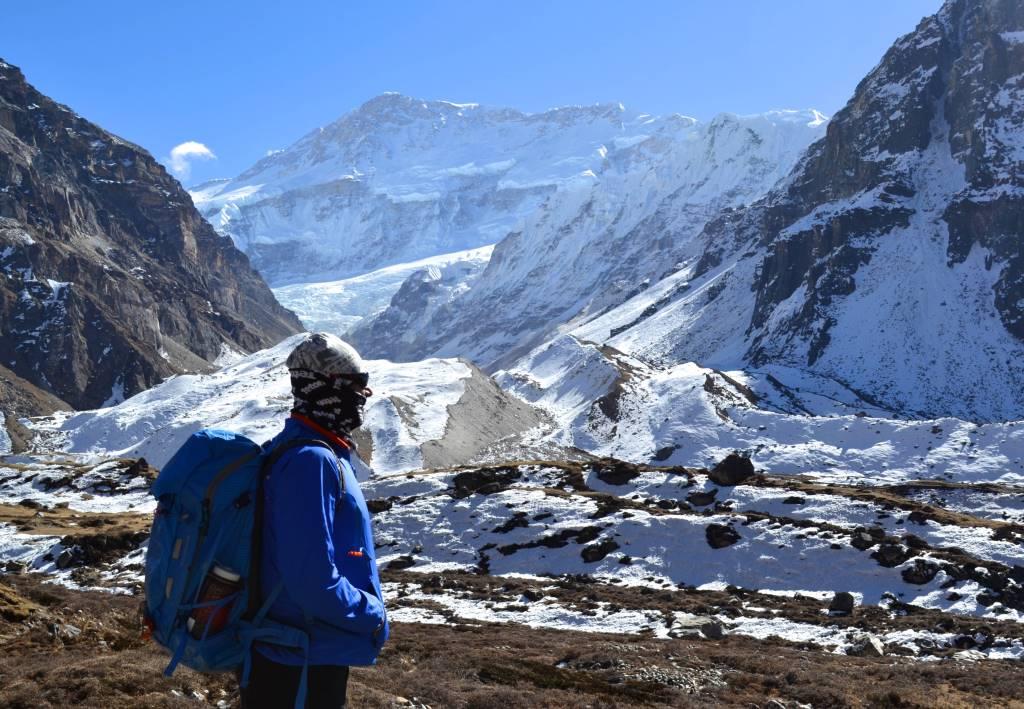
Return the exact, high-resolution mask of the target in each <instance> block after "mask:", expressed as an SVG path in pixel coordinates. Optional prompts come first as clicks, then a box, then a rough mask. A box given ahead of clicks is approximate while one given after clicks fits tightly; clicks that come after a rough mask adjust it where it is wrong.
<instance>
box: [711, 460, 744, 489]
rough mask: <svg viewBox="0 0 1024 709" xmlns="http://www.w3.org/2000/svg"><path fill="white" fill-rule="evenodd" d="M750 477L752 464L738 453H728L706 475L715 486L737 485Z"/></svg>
mask: <svg viewBox="0 0 1024 709" xmlns="http://www.w3.org/2000/svg"><path fill="white" fill-rule="evenodd" d="M752 477H754V464H753V463H751V462H750V458H748V457H746V456H743V455H740V454H739V453H730V454H729V455H727V456H726V457H725V459H724V460H722V461H721V462H719V463H718V465H716V466H715V467H714V468H712V469H711V472H709V473H708V478H710V479H711V481H712V482H714V483H715V484H717V485H738V484H740V483H741V482H743V481H744V480H747V479H749V478H752Z"/></svg>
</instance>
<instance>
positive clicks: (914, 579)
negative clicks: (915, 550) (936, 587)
mask: <svg viewBox="0 0 1024 709" xmlns="http://www.w3.org/2000/svg"><path fill="white" fill-rule="evenodd" d="M937 573H939V565H938V564H936V563H934V562H931V561H926V560H924V559H914V565H913V566H908V567H907V568H905V569H903V571H902V572H901V574H900V575H901V576H903V580H904V581H906V582H907V583H909V584H913V585H914V586H924V585H925V584H926V583H928V582H930V581H931V580H932V579H933V578H935V575H936V574H937Z"/></svg>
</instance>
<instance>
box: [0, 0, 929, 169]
mask: <svg viewBox="0 0 1024 709" xmlns="http://www.w3.org/2000/svg"><path fill="white" fill-rule="evenodd" d="M940 5H941V1H940V0H857V1H856V2H848V1H845V0H844V1H842V2H840V1H838V0H835V1H833V0H825V1H822V0H817V1H813V0H728V1H725V0H674V1H651V2H611V1H607V0H589V1H587V2H584V1H582V0H580V1H577V0H557V1H556V0H546V1H543V2H542V1H538V0H516V1H515V2H498V1H493V2H492V1H489V0H473V1H470V0H463V1H461V2H455V1H454V0H433V1H427V0H421V1H419V2H413V1H412V0H404V1H394V2H383V1H378V2H369V1H367V2H358V3H357V2H346V1H344V0H310V1H308V2H306V1H303V0H292V2H290V3H287V4H286V3H281V2H264V1H263V0H249V1H247V2H238V1H236V0H222V1H217V2H202V3H200V2H192V1H191V0H177V1H175V2H157V1H146V0H132V1H131V2H122V1H107V0H98V1H97V2H79V1H77V0H74V1H73V0H51V1H50V2H45V3H42V2H40V3H18V4H16V5H13V6H10V7H7V8H5V9H4V20H3V23H2V24H0V57H2V58H4V59H6V60H7V61H9V62H11V63H13V64H16V65H18V66H20V67H21V68H22V70H23V71H24V72H25V74H26V76H27V77H28V79H29V81H31V82H32V83H33V84H35V85H36V86H37V87H38V88H39V89H40V90H41V91H43V92H44V93H46V94H49V95H50V96H52V97H53V98H55V99H57V100H58V101H61V102H62V103H66V104H68V105H69V106H71V107H72V108H74V109H75V110H76V111H78V112H79V113H81V114H82V115H84V116H85V117H87V118H89V119H91V120H93V121H95V122H96V123H99V124H100V125H101V126H103V127H104V128H106V129H108V130H111V131H113V132H114V133H117V134H118V135H121V136H123V137H125V138H127V139H129V140H132V141H134V142H136V143H138V144H140V145H142V146H143V147H145V148H147V149H148V150H149V151H150V152H152V153H153V154H154V155H156V156H158V157H160V158H163V159H165V160H167V161H168V162H169V160H168V156H169V155H170V152H171V150H172V148H173V147H174V146H176V145H179V144H181V143H184V142H186V141H196V142H198V143H202V144H203V145H205V146H208V147H209V148H210V149H211V150H212V152H213V153H214V154H215V155H216V159H210V160H205V161H193V162H192V165H191V173H190V174H189V175H188V176H187V177H185V176H183V181H185V182H186V184H194V183H196V182H199V181H201V180H204V179H208V178H210V177H216V176H233V175H235V174H237V173H239V172H241V171H242V170H244V169H245V168H246V167H248V166H249V165H250V164H252V163H253V162H255V161H256V160H257V159H258V158H260V157H261V156H262V155H263V154H265V153H266V152H267V150H271V149H277V148H283V147H286V146H287V145H289V144H290V143H292V142H294V141H295V140H297V139H298V138H300V137H301V136H302V135H304V134H305V133H307V132H308V131H310V130H312V129H313V128H315V127H317V126H319V125H323V124H325V123H329V122H331V121H332V120H334V119H336V118H337V117H338V116H340V115H342V114H343V113H345V112H346V111H349V110H351V109H353V108H355V107H357V106H358V105H359V104H361V103H362V102H364V101H366V100H367V99H369V98H371V97H373V96H376V95H377V94H380V93H382V92H384V91H399V92H402V93H406V94H409V95H413V96H417V97H421V98H437V99H448V100H452V101H458V102H478V103H485V104H489V105H497V106H501V105H504V106H512V107H515V108H519V109H522V110H526V111H536V110H543V109H545V108H550V107H553V106H559V105H565V104H591V103H599V102H608V101H622V102H623V103H625V104H626V105H627V106H630V107H632V108H635V109H638V110H643V111H646V112H649V113H656V114H663V113H672V112H678V113H685V114H687V115H692V116H696V117H697V118H701V119H708V118H710V117H712V116H713V115H715V114H716V113H719V112H721V111H731V112H734V113H755V112H759V111H764V110H768V109H772V108H817V109H819V110H821V111H824V112H825V113H827V114H829V115H831V114H832V113H834V112H835V111H836V110H838V109H839V108H841V107H842V106H843V105H844V104H845V103H846V101H847V99H848V98H849V97H850V95H851V94H852V92H853V89H854V87H855V86H856V84H857V82H858V81H859V80H860V79H861V78H862V77H863V76H864V74H865V73H866V72H867V71H869V70H870V69H871V67H873V66H874V65H875V64H876V63H877V62H878V60H879V59H880V58H881V56H882V54H883V53H884V52H885V50H886V49H887V48H888V47H889V45H890V44H891V43H892V42H893V40H895V39H896V38H897V37H899V36H900V35H902V34H905V33H907V32H909V31H911V30H912V29H913V28H914V26H915V25H916V24H917V22H918V21H919V20H920V19H921V18H922V17H923V16H925V15H928V14H931V13H933V12H935V11H936V10H937V9H938V8H939V6H940Z"/></svg>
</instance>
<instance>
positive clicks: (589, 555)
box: [580, 539, 619, 564]
mask: <svg viewBox="0 0 1024 709" xmlns="http://www.w3.org/2000/svg"><path fill="white" fill-rule="evenodd" d="M618 548H619V544H618V542H616V541H615V540H614V539H602V540H601V541H600V542H598V543H597V544H591V545H589V546H585V547H583V549H582V550H581V551H580V556H582V557H583V561H585V562H587V563H588V564H592V563H594V562H595V561H601V559H603V558H605V557H606V556H608V555H609V554H610V553H612V552H613V551H615V550H616V549H618Z"/></svg>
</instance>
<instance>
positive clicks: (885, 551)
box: [871, 542, 910, 569]
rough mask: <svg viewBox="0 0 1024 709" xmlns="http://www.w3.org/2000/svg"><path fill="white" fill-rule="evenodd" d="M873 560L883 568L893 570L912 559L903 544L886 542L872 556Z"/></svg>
mask: <svg viewBox="0 0 1024 709" xmlns="http://www.w3.org/2000/svg"><path fill="white" fill-rule="evenodd" d="M871 558H872V559H874V560H875V561H877V562H878V563H879V564H881V565H882V566H885V567H888V568H890V569H891V568H893V567H895V566H899V565H900V564H902V563H903V562H904V561H906V560H907V559H909V558H910V550H909V549H907V548H906V547H905V546H903V545H902V544H894V543H892V542H886V543H884V544H882V545H881V546H879V547H878V550H877V551H876V552H874V553H873V554H871Z"/></svg>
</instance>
